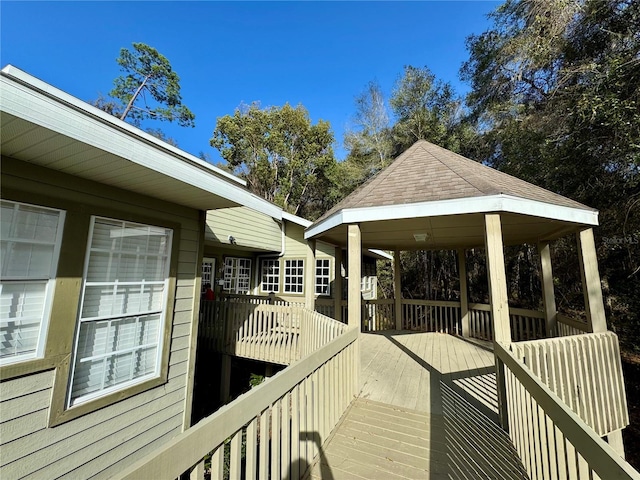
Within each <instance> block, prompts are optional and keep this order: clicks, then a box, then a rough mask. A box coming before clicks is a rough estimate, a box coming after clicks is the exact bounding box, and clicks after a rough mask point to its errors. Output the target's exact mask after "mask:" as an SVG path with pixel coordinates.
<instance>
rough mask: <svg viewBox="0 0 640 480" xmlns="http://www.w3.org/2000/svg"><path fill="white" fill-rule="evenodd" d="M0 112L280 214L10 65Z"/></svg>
mask: <svg viewBox="0 0 640 480" xmlns="http://www.w3.org/2000/svg"><path fill="white" fill-rule="evenodd" d="M0 82H1V83H0V87H1V88H0V109H1V110H2V111H3V112H6V113H8V114H10V115H13V116H15V117H17V118H21V119H23V120H26V121H28V122H31V123H33V124H35V125H39V126H41V127H43V128H46V129H49V130H51V131H53V132H56V133H59V134H61V135H65V136H67V137H69V138H72V139H74V140H76V141H78V142H82V143H84V144H87V145H90V146H92V147H95V148H98V149H100V150H103V151H105V152H107V153H110V154H112V155H116V156H118V157H120V158H123V159H125V160H127V161H129V162H131V163H133V164H137V165H139V166H141V167H143V168H146V169H149V170H153V171H155V172H158V173H160V174H162V175H165V176H167V177H169V178H173V179H175V180H177V181H179V182H182V183H184V184H186V186H191V187H195V188H198V189H200V190H203V191H205V192H208V193H211V194H213V195H216V196H218V197H223V198H225V199H227V200H229V201H231V202H234V203H237V204H238V205H244V206H246V207H248V208H251V209H253V210H256V211H258V212H260V213H264V214H266V215H269V216H271V217H273V218H275V219H277V220H280V219H281V218H282V210H281V209H280V208H279V207H278V206H276V205H273V204H272V203H270V202H268V201H266V200H264V199H263V198H260V197H258V196H257V195H255V194H253V193H251V192H250V191H248V190H247V189H246V188H245V185H246V182H244V181H243V180H241V179H239V178H237V177H235V176H233V175H231V174H229V173H227V172H225V171H223V170H221V169H219V168H216V167H214V166H213V165H210V164H208V163H207V162H204V161H203V160H200V159H199V158H197V157H194V156H193V155H190V154H188V153H186V152H183V151H182V150H180V149H178V148H175V147H173V146H171V145H168V144H166V143H164V142H161V141H160V140H158V139H156V138H155V137H153V136H152V135H149V134H147V133H145V132H143V131H141V130H139V129H137V128H135V127H133V126H131V125H129V124H128V123H126V122H124V121H122V120H119V119H117V118H115V117H113V116H112V115H109V114H107V113H105V112H103V111H101V110H99V109H98V108H95V107H93V106H91V105H89V104H87V103H85V102H83V101H81V100H79V99H77V98H75V97H73V96H71V95H69V94H67V93H65V92H63V91H61V90H58V89H57V88H54V87H52V86H51V85H49V84H47V83H45V82H43V81H41V80H39V79H37V78H35V77H32V76H31V75H29V74H27V73H25V72H23V71H22V70H20V69H17V68H16V67H13V66H11V65H8V66H6V67H5V68H3V69H2V77H0Z"/></svg>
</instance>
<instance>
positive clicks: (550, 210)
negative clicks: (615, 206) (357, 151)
mask: <svg viewBox="0 0 640 480" xmlns="http://www.w3.org/2000/svg"><path fill="white" fill-rule="evenodd" d="M491 212H505V213H516V214H520V215H527V216H530V217H540V218H546V219H550V220H558V221H562V222H569V223H575V224H580V225H593V226H595V225H598V212H597V211H596V210H583V209H578V208H571V207H564V206H558V205H552V204H549V203H544V202H539V201H536V200H529V199H524V198H519V197H514V196H512V195H503V194H501V195H490V196H482V197H473V198H460V199H452V200H441V201H436V202H423V203H411V204H403V205H383V206H376V207H363V208H349V209H344V210H339V211H337V212H336V213H334V214H333V215H331V216H330V217H328V218H326V219H325V220H323V221H322V222H320V223H318V224H317V225H314V226H312V227H311V228H309V229H307V231H306V232H305V234H304V238H306V239H309V238H313V237H316V236H318V235H321V234H322V233H324V232H326V231H328V230H331V229H332V228H334V227H337V226H339V225H342V224H345V225H348V224H355V223H365V222H375V221H384V220H400V219H407V218H425V217H441V216H447V215H465V214H473V213H491Z"/></svg>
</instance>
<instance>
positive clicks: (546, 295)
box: [538, 242, 558, 337]
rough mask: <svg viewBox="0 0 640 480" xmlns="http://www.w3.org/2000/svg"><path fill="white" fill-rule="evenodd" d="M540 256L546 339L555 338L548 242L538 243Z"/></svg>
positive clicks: (556, 312)
mask: <svg viewBox="0 0 640 480" xmlns="http://www.w3.org/2000/svg"><path fill="white" fill-rule="evenodd" d="M538 253H539V255H540V273H541V277H542V278H541V280H542V301H543V302H544V318H545V321H546V327H547V337H555V336H557V332H558V320H557V317H558V310H557V308H556V297H555V291H554V288H553V270H552V268H551V248H550V246H549V242H540V243H538Z"/></svg>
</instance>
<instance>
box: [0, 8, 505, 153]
mask: <svg viewBox="0 0 640 480" xmlns="http://www.w3.org/2000/svg"><path fill="white" fill-rule="evenodd" d="M499 3H500V2H492V1H475V2H465V1H440V2H213V1H197V2H170V1H165V2H150V1H149V2H146V1H145V2H128V1H127V2H124V1H121V2H106V1H94V2H60V1H55V2H54V1H51V2H33V1H21V2H10V1H4V0H3V1H2V3H1V4H0V19H1V25H0V42H1V43H0V45H1V46H0V48H1V50H0V60H1V63H2V66H4V65H6V64H9V63H10V64H12V65H14V66H16V67H19V68H21V69H23V70H25V71H26V72H28V73H30V74H32V75H34V76H36V77H38V78H40V79H41V80H43V81H45V82H47V83H50V84H52V85H54V86H55V87H58V88H60V89H62V90H64V91H66V92H67V93H70V94H72V95H74V96H76V97H78V98H80V99H82V100H92V99H95V98H96V97H97V96H98V93H99V92H101V93H103V94H105V95H106V94H107V93H108V92H109V91H110V90H111V88H112V82H113V79H114V78H116V77H117V76H118V75H119V74H120V71H119V67H118V65H117V64H116V61H115V59H116V58H117V57H118V55H119V52H120V49H121V48H123V47H126V48H131V44H132V42H143V43H146V44H148V45H151V46H153V47H154V48H156V49H157V50H158V51H159V52H160V53H162V54H163V55H165V56H166V57H167V58H168V59H169V61H170V62H171V65H172V67H173V69H174V70H175V71H176V72H177V73H178V75H179V76H180V78H181V86H182V99H183V102H184V104H185V105H187V106H188V107H189V108H190V109H191V110H192V111H193V112H194V113H195V115H196V127H195V128H183V127H179V126H177V125H176V126H174V125H172V124H169V123H168V122H152V123H149V124H148V125H147V126H149V127H153V128H160V129H162V130H163V131H165V132H166V134H167V135H169V136H171V137H173V138H175V139H176V140H177V142H178V145H179V147H180V148H182V149H183V150H186V151H188V152H190V153H193V154H196V155H197V154H198V153H199V152H201V151H202V152H206V153H208V154H210V155H211V156H212V158H213V159H214V161H217V160H218V159H219V155H218V153H217V151H216V150H214V149H213V148H211V147H210V146H209V139H210V138H211V134H212V132H213V130H214V128H215V125H216V119H217V118H218V117H221V116H224V115H227V114H232V113H233V111H234V109H235V108H236V107H237V106H238V105H239V104H241V103H251V102H253V101H259V102H260V103H261V104H262V105H263V106H271V105H277V106H280V105H283V104H284V103H286V102H289V103H290V104H292V105H297V104H303V105H304V106H305V107H306V108H307V110H308V111H309V114H310V116H311V119H312V121H313V122H316V121H317V120H318V119H323V120H327V121H329V122H330V123H331V126H332V129H333V131H334V134H335V137H336V147H335V150H336V156H337V158H338V159H343V157H344V150H343V148H342V138H343V134H344V130H345V129H346V128H348V126H349V123H350V120H351V118H352V116H353V113H354V98H355V97H356V96H357V95H358V94H359V93H361V92H362V91H363V89H364V87H365V86H366V84H367V83H368V82H369V81H371V80H376V81H377V82H378V83H380V85H381V86H382V88H383V90H384V91H385V92H386V93H387V95H388V94H390V92H391V90H392V88H393V84H394V82H395V80H396V79H397V78H398V76H399V75H400V74H401V72H402V69H403V66H404V65H414V66H428V67H429V68H430V69H431V70H432V71H433V72H434V73H435V74H436V76H437V77H438V78H439V79H441V80H445V81H449V82H451V83H452V84H453V85H454V87H455V88H456V90H458V91H459V92H461V93H464V92H466V91H468V86H467V85H465V84H462V83H461V82H460V80H459V77H458V72H459V69H460V66H461V64H462V62H463V61H465V60H466V59H467V58H468V52H467V51H466V49H465V38H466V37H467V36H468V35H471V34H474V33H475V34H479V33H482V32H483V31H485V30H486V29H487V28H489V21H488V20H487V18H486V15H487V13H489V12H490V11H492V10H494V9H495V8H496V7H497V6H498V5H499Z"/></svg>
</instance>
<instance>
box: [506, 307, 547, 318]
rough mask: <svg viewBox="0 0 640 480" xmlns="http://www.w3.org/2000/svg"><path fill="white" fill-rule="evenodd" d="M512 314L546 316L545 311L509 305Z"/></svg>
mask: <svg viewBox="0 0 640 480" xmlns="http://www.w3.org/2000/svg"><path fill="white" fill-rule="evenodd" d="M509 314H510V315H520V316H523V317H532V318H544V312H541V311H539V310H530V309H528V308H515V307H509Z"/></svg>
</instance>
